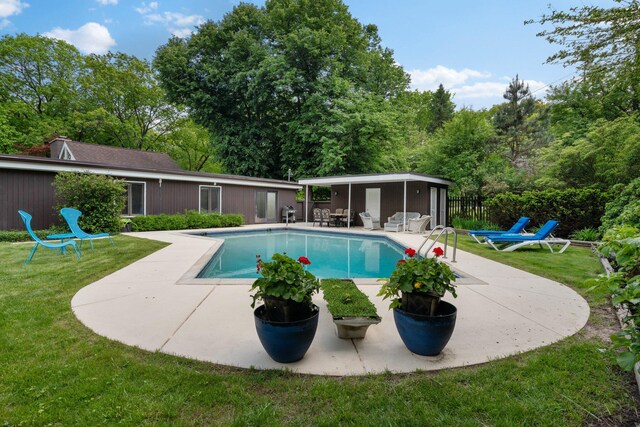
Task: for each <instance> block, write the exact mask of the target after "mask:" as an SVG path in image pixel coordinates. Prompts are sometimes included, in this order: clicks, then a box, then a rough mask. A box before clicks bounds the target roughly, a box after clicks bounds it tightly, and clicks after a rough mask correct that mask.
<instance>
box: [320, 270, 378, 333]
mask: <svg viewBox="0 0 640 427" xmlns="http://www.w3.org/2000/svg"><path fill="white" fill-rule="evenodd" d="M320 289H322V296H323V298H324V300H325V301H326V302H327V309H328V310H329V313H331V316H333V323H334V324H335V325H336V333H337V334H338V338H346V339H353V338H360V339H361V338H364V336H365V334H366V333H367V329H368V328H369V326H371V325H376V324H378V323H380V321H381V320H382V318H380V316H378V312H377V311H376V307H375V306H374V305H373V304H372V303H371V301H369V297H367V296H366V295H365V294H364V293H363V292H362V291H361V290H360V289H358V287H357V286H356V284H355V283H353V280H342V279H324V280H322V281H321V282H320Z"/></svg>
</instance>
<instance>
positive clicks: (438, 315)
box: [378, 248, 457, 356]
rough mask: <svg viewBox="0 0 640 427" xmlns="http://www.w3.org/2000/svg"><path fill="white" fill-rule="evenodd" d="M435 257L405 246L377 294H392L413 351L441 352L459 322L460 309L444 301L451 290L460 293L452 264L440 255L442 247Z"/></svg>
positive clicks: (399, 324) (402, 332) (395, 311)
mask: <svg viewBox="0 0 640 427" xmlns="http://www.w3.org/2000/svg"><path fill="white" fill-rule="evenodd" d="M433 253H434V255H435V256H434V257H433V258H428V257H425V258H422V257H420V256H419V255H417V254H416V251H415V250H414V249H411V248H408V249H407V250H405V257H404V258H403V259H401V260H400V261H398V263H397V265H396V269H395V270H394V271H393V273H392V274H391V277H390V278H389V279H385V283H384V284H383V286H382V288H381V289H380V292H379V293H378V296H382V297H383V299H387V298H391V304H390V305H389V308H393V318H394V320H395V323H396V328H397V329H398V333H399V334H400V338H402V341H403V342H404V344H405V345H406V346H407V348H408V349H409V350H411V351H412V352H413V353H416V354H420V355H423V356H433V355H436V354H439V353H440V352H441V351H442V349H443V348H444V347H445V346H446V345H447V343H448V342H449V339H450V338H451V334H453V329H454V327H455V322H456V313H457V309H456V307H455V306H454V305H453V304H450V303H448V302H446V301H441V298H442V297H443V296H444V295H445V294H446V293H447V292H450V293H451V295H453V297H454V298H455V297H457V295H456V290H455V286H454V284H453V282H455V280H456V277H455V275H454V274H453V272H452V271H451V268H449V266H448V265H447V264H445V263H442V262H439V261H438V258H439V257H440V256H442V255H443V253H444V252H443V250H442V249H440V248H435V249H434V250H433Z"/></svg>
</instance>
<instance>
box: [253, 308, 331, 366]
mask: <svg viewBox="0 0 640 427" xmlns="http://www.w3.org/2000/svg"><path fill="white" fill-rule="evenodd" d="M319 313H320V311H319V310H318V306H316V305H313V309H312V310H311V316H310V317H308V318H306V319H303V320H298V321H295V322H275V321H272V320H267V319H265V306H264V305H261V306H260V307H258V308H256V309H255V310H254V312H253V317H254V319H255V323H256V331H257V332H258V338H260V342H261V343H262V346H263V347H264V349H265V350H266V352H267V354H268V355H269V356H270V357H271V358H272V359H273V360H275V361H276V362H280V363H291V362H295V361H298V360H300V359H302V358H303V357H304V355H305V353H306V352H307V350H308V349H309V347H310V346H311V342H312V341H313V338H314V337H315V335H316V329H317V328H318V315H319Z"/></svg>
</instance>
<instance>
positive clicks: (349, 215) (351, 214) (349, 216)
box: [340, 209, 356, 227]
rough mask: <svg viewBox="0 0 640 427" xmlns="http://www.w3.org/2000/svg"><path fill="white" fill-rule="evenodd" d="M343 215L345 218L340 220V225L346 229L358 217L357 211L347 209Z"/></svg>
mask: <svg viewBox="0 0 640 427" xmlns="http://www.w3.org/2000/svg"><path fill="white" fill-rule="evenodd" d="M343 214H344V215H345V216H344V217H343V218H340V224H341V225H343V226H345V227H346V226H348V225H349V224H353V220H354V218H355V216H356V211H354V210H353V209H345V210H344V211H343Z"/></svg>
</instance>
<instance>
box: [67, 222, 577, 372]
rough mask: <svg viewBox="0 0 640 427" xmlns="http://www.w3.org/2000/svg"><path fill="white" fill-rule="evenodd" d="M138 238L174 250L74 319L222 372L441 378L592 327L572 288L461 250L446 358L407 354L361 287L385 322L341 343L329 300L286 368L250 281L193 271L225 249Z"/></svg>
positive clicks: (108, 281)
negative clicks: (260, 328)
mask: <svg viewBox="0 0 640 427" xmlns="http://www.w3.org/2000/svg"><path fill="white" fill-rule="evenodd" d="M279 227H281V226H280V225H277V224H271V225H268V226H245V227H242V228H243V229H257V228H279ZM290 227H292V228H293V227H295V228H304V227H308V225H304V224H297V225H295V226H290ZM316 229H317V227H316ZM235 230H237V228H236V229H235ZM331 231H336V232H345V229H341V230H337V229H335V228H332V229H331ZM352 231H354V232H356V231H357V232H360V233H362V232H365V233H368V234H379V235H385V236H387V237H390V238H392V239H393V240H395V241H397V242H399V243H401V244H402V245H405V246H409V247H414V248H416V247H417V246H419V245H420V244H421V243H422V242H423V241H424V238H423V237H422V236H419V235H414V234H404V233H385V232H381V231H375V232H368V231H364V230H362V229H352ZM129 235H131V236H134V237H139V238H147V239H153V240H159V241H163V242H167V243H170V245H168V246H167V247H165V248H163V249H161V250H159V251H157V252H155V253H153V254H151V255H149V256H147V257H145V258H143V259H141V260H139V261H136V262H134V263H133V264H131V265H129V266H127V267H125V268H123V269H121V270H118V271H116V272H115V273H113V274H111V275H109V276H106V277H104V278H102V279H100V280H98V281H97V282H94V283H92V284H90V285H88V286H86V287H84V288H82V289H81V290H80V291H78V293H77V294H76V295H75V296H74V297H73V299H72V301H71V306H72V309H73V311H74V313H75V315H76V316H77V317H78V319H80V321H81V322H82V323H83V324H85V325H86V326H87V327H89V328H90V329H92V330H93V331H94V332H96V333H97V334H99V335H102V336H105V337H107V338H110V339H113V340H116V341H119V342H122V343H124V344H127V345H131V346H136V347H139V348H142V349H145V350H149V351H160V352H163V353H169V354H174V355H177V356H182V357H187V358H191V359H197V360H203V361H207V362H212V363H218V364H222V365H230V366H236V367H243V368H257V369H288V370H291V371H294V372H298V373H307V374H318V375H339V376H342V375H362V374H368V373H381V372H388V371H389V372H396V373H400V372H413V371H415V370H418V369H419V370H437V369H443V368H452V367H460V366H467V365H473V364H478V363H484V362H488V361H491V360H495V359H499V358H502V357H506V356H509V355H513V354H517V353H521V352H524V351H528V350H532V349H535V348H538V347H542V346H545V345H549V344H551V343H553V342H556V341H559V340H561V339H563V338H565V337H567V336H570V335H573V334H575V333H576V332H578V331H579V330H580V329H582V327H583V326H584V325H585V324H586V322H587V320H588V318H589V305H588V304H587V302H586V301H585V300H584V299H583V298H582V297H581V296H580V295H579V294H577V293H576V292H575V291H573V290H572V289H570V288H569V287H567V286H564V285H562V284H559V283H557V282H554V281H551V280H548V279H545V278H542V277H539V276H535V275H533V274H530V273H527V272H524V271H522V270H518V269H515V268H513V267H509V266H506V265H504V264H500V263H497V262H494V261H490V260H488V259H486V258H482V257H479V256H477V255H473V254H470V253H468V252H464V251H460V250H458V253H457V261H458V262H457V263H455V264H451V265H452V267H454V268H455V269H457V270H459V271H460V272H461V273H462V275H463V277H465V278H466V280H465V279H463V280H462V281H460V283H459V284H458V287H457V292H458V298H456V299H454V298H451V296H447V297H445V300H447V301H449V302H452V303H453V304H455V305H456V307H457V308H458V319H457V324H456V329H455V331H454V333H453V336H452V337H451V341H450V342H449V344H448V345H447V347H446V348H445V349H444V351H443V352H442V353H441V354H440V355H438V356H435V357H425V356H418V355H415V354H413V353H411V352H410V351H409V350H407V348H406V347H405V346H404V344H403V343H402V341H401V339H400V337H399V335H398V333H397V331H396V328H395V324H394V321H393V313H392V312H391V311H390V310H389V309H388V305H389V302H388V301H382V299H381V298H380V297H377V296H376V294H377V292H378V290H379V287H380V286H379V284H372V283H373V282H372V281H366V280H356V283H357V284H358V286H359V287H360V289H362V290H363V292H365V293H366V294H367V295H368V296H369V297H370V298H371V300H372V301H373V303H374V304H375V305H376V307H377V309H378V314H379V315H380V316H382V318H383V320H382V322H381V323H380V324H379V325H374V326H371V327H370V328H369V330H368V331H367V336H366V338H365V339H363V340H344V339H339V338H338V337H337V336H336V334H335V328H334V325H333V321H332V319H331V316H330V315H329V313H328V311H327V309H326V305H325V303H324V300H323V299H322V296H321V295H316V296H315V297H314V303H315V304H316V305H318V306H319V307H320V319H319V324H318V331H317V333H316V337H315V339H314V341H313V344H312V345H311V347H310V348H309V351H308V352H307V354H306V355H305V357H304V358H303V359H302V360H301V361H299V362H295V363H289V364H281V363H277V362H274V361H273V360H271V358H269V356H268V355H267V354H266V352H265V351H264V349H263V348H262V345H261V344H260V341H259V339H258V336H257V334H256V331H255V326H254V319H253V310H252V309H251V307H250V303H251V298H250V293H249V288H250V285H249V284H248V283H247V282H246V281H245V282H244V283H242V282H240V281H239V282H236V283H235V284H219V283H220V282H217V283H215V282H211V279H209V281H207V282H205V283H204V284H197V285H194V284H193V280H192V279H191V277H192V276H193V272H194V271H195V270H197V267H198V265H202V264H203V263H204V262H205V261H206V260H207V259H208V257H209V256H210V254H211V253H212V252H213V251H214V250H215V249H216V248H217V247H218V246H219V245H220V244H221V242H220V241H219V240H217V239H211V238H207V237H202V236H195V235H188V234H185V233H183V232H178V231H163V232H147V233H130V234H129ZM461 238H466V237H465V236H462V237H461ZM294 255H295V254H294ZM448 255H449V257H451V250H449V253H448ZM296 256H297V255H296ZM557 256H562V254H558V255H557ZM449 260H450V259H449ZM449 260H445V261H449ZM312 262H313V260H312ZM194 266H196V268H194ZM200 283H203V282H200ZM367 283H371V284H367Z"/></svg>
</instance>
